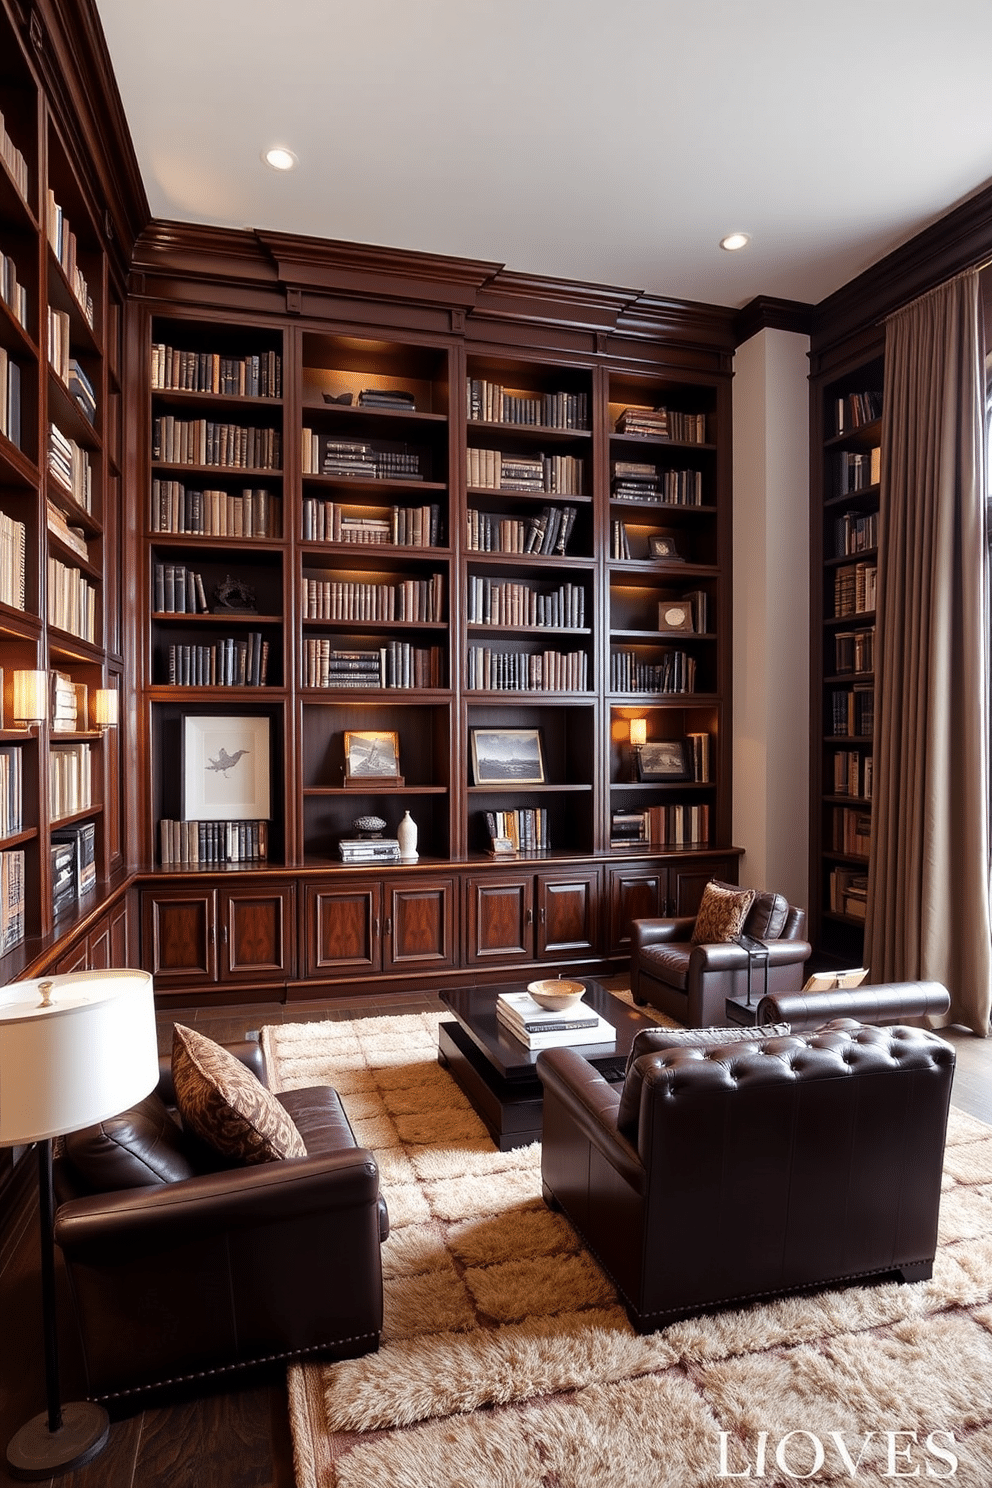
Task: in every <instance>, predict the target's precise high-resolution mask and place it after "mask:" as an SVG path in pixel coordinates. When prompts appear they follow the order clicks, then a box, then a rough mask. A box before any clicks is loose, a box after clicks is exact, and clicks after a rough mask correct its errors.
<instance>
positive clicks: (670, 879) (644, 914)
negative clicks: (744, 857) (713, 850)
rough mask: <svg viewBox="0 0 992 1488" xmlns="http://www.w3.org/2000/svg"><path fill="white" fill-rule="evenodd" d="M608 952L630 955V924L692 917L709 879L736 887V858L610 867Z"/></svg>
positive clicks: (627, 864)
mask: <svg viewBox="0 0 992 1488" xmlns="http://www.w3.org/2000/svg"><path fill="white" fill-rule="evenodd" d="M606 874H607V892H608V896H609V913H610V951H611V952H612V953H614V954H616V953H617V952H620V953H621V954H624V955H629V953H630V926H631V921H632V920H653V919H662V918H666V917H668V916H671V915H694V914H695V913H696V911H697V910H698V908H699V902H700V900H701V899H702V897H703V889H704V888H705V887H706V885H707V884H708V883H709V881H710V879H711V878H719V879H721V880H722V881H723V882H725V883H736V882H737V874H738V860H737V858H736V857H712V858H693V859H689V860H687V861H686V862H685V863H672V862H671V861H669V862H667V863H666V862H662V861H659V860H657V859H655V860H648V861H638V862H632V863H623V864H614V863H611V864H610V865H609V866H608V868H607V870H606Z"/></svg>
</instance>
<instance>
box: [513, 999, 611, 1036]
mask: <svg viewBox="0 0 992 1488" xmlns="http://www.w3.org/2000/svg"><path fill="white" fill-rule="evenodd" d="M496 1017H497V1019H498V1021H499V1022H500V1023H501V1024H502V1025H503V1027H504V1028H506V1029H507V1031H508V1032H509V1033H512V1035H513V1037H514V1038H515V1039H519V1040H520V1042H521V1043H522V1044H526V1045H527V1047H528V1049H551V1048H554V1047H555V1046H556V1045H559V1044H560V1045H571V1044H611V1043H613V1042H614V1041H615V1040H616V1036H617V1031H616V1029H615V1028H614V1027H613V1024H612V1023H607V1021H606V1019H605V1018H601V1017H600V1016H599V1014H598V1013H597V1012H595V1011H594V1009H593V1008H591V1007H587V1006H586V1005H585V1004H584V1003H581V1002H580V1003H578V1004H577V1005H576V1006H574V1007H570V1008H563V1009H562V1010H561V1012H557V1013H551V1012H549V1011H548V1009H547V1008H542V1006H541V1004H540V1003H539V1002H535V1001H534V999H533V997H531V995H530V993H529V992H498V993H497V994H496Z"/></svg>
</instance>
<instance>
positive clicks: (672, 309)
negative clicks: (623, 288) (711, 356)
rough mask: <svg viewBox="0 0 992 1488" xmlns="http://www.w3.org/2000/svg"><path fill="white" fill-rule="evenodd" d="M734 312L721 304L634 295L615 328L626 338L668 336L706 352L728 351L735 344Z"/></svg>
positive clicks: (659, 338) (654, 339)
mask: <svg viewBox="0 0 992 1488" xmlns="http://www.w3.org/2000/svg"><path fill="white" fill-rule="evenodd" d="M734 314H735V312H734V311H733V310H730V309H728V308H727V306H725V305H707V304H703V303H701V302H700V301H697V300H672V299H665V298H663V297H662V296H660V295H652V294H638V295H637V297H636V299H634V300H632V301H631V303H630V304H629V305H628V306H627V307H626V309H625V310H624V312H623V314H622V315H621V316H620V317H619V318H618V320H617V325H616V331H617V334H618V335H622V336H623V337H624V338H625V339H627V340H630V339H632V338H633V339H638V338H644V339H647V340H650V341H660V340H666V339H671V340H675V341H678V342H680V343H681V344H682V345H689V346H698V347H700V348H702V349H703V350H706V351H712V350H716V351H728V352H732V351H733V349H734V346H735V344H736V342H735V339H734Z"/></svg>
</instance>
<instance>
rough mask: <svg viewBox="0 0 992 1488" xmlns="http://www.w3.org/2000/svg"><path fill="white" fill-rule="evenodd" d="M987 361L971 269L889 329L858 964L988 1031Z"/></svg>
mask: <svg viewBox="0 0 992 1488" xmlns="http://www.w3.org/2000/svg"><path fill="white" fill-rule="evenodd" d="M983 367H984V356H983V334H982V321H981V303H980V298H979V289H978V272H977V271H975V272H973V273H967V274H962V275H960V276H959V277H958V278H956V279H953V280H951V281H950V282H949V283H947V284H944V285H941V286H940V288H938V289H936V290H934V291H932V292H931V293H930V294H927V295H924V296H923V297H922V298H921V299H919V300H916V301H914V302H913V304H911V305H909V306H907V307H906V308H905V309H903V310H901V311H898V312H897V313H896V314H894V315H893V316H891V317H890V318H889V320H888V321H887V323H886V339H885V401H884V412H883V418H882V491H881V502H880V514H879V561H878V589H877V635H876V647H875V714H876V716H875V745H874V777H875V778H874V802H873V807H872V839H871V868H870V872H869V877H868V920H867V925H866V947H865V957H866V964H867V965H868V966H869V967H870V977H871V981H873V982H887V981H903V980H911V979H915V978H917V977H923V978H927V979H933V980H935V981H940V982H943V983H944V985H945V986H946V987H947V988H948V990H949V992H950V994H951V1008H950V1013H949V1014H948V1016H947V1019H946V1020H945V1021H946V1022H948V1023H960V1024H963V1025H965V1026H966V1027H968V1028H970V1029H971V1030H972V1031H973V1032H974V1033H977V1034H980V1035H982V1036H985V1035H987V1033H988V1032H989V1011H990V1002H992V945H990V915H989V860H988V852H989V844H988V835H989V834H988V802H987V793H988V738H987V729H988V704H987V696H986V692H987V682H986V676H987V672H986V668H987V635H986V620H985V599H984V574H983V569H984V559H985V483H984V473H985V459H984V452H985V427H984V426H985V398H984V373H983Z"/></svg>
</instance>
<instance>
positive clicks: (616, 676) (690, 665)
mask: <svg viewBox="0 0 992 1488" xmlns="http://www.w3.org/2000/svg"><path fill="white" fill-rule="evenodd" d="M695 690H696V660H695V657H693V656H688V655H687V654H686V652H685V651H666V652H665V654H664V656H663V657H662V658H661V660H660V661H645V660H644V658H643V657H642V656H640V655H639V654H638V653H637V652H636V651H629V650H619V651H611V652H610V691H611V692H618V693H619V692H624V693H629V692H654V693H658V692H665V693H669V692H695Z"/></svg>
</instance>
